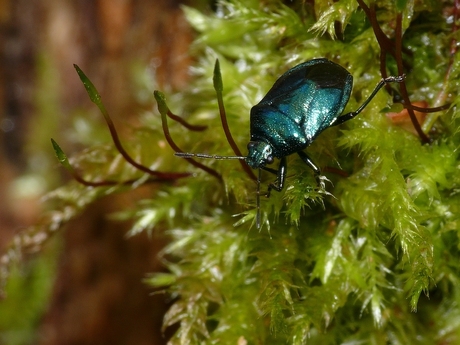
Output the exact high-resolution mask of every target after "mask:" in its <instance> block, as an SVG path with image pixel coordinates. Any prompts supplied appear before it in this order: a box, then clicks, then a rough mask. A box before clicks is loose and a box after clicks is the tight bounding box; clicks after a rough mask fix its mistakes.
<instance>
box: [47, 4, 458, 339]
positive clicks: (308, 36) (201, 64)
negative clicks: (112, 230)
mask: <svg viewBox="0 0 460 345" xmlns="http://www.w3.org/2000/svg"><path fill="white" fill-rule="evenodd" d="M325 4H326V2H323V1H316V3H315V5H314V6H312V5H308V4H306V3H305V2H303V1H299V2H296V3H294V4H293V5H292V6H291V5H290V6H287V5H284V4H282V3H281V1H276V0H270V1H264V2H258V1H254V0H253V1H239V0H233V1H228V2H220V3H219V4H218V9H217V11H216V13H210V14H203V13H200V12H198V11H197V10H195V9H192V8H189V7H185V8H184V12H185V14H186V16H187V18H188V20H189V22H190V23H191V24H192V25H193V27H194V28H195V29H196V30H197V32H198V37H197V39H196V42H195V44H194V46H193V49H192V50H193V51H194V53H195V54H196V56H197V59H198V62H197V65H196V66H195V67H194V69H193V72H194V75H195V80H194V82H193V84H191V85H190V88H188V89H187V90H184V91H183V93H181V94H180V95H176V96H175V95H166V97H165V96H164V95H163V94H161V93H159V92H156V93H155V97H156V98H157V100H158V101H159V102H160V112H161V113H162V115H163V120H165V118H166V116H165V114H166V113H167V111H168V106H169V108H171V109H172V111H173V112H175V113H183V114H186V115H184V117H187V120H189V121H190V122H192V123H194V124H195V123H198V124H206V125H207V126H208V129H207V130H206V131H205V132H198V133H194V132H191V131H189V130H187V129H184V128H183V127H181V126H180V125H179V124H177V123H174V122H172V121H169V129H170V134H171V137H172V138H173V139H174V140H175V142H176V143H177V145H178V146H179V147H180V148H182V149H183V150H184V151H186V152H206V153H209V154H216V155H232V154H233V152H232V151H231V149H230V147H229V144H228V142H227V139H226V138H225V136H224V134H223V131H222V130H221V123H220V118H219V116H218V108H217V102H216V96H215V92H214V90H213V85H212V80H211V79H212V75H213V65H214V60H215V59H216V58H219V61H220V66H221V73H222V80H223V86H222V87H221V85H218V92H219V93H220V92H222V96H223V100H224V104H225V106H226V110H227V119H228V122H229V126H230V128H231V129H232V134H233V136H234V138H235V141H236V142H237V144H238V146H239V147H240V148H243V147H245V145H246V143H247V142H248V138H249V133H248V128H249V116H248V114H249V110H250V108H251V106H252V105H254V104H256V103H257V102H258V101H259V100H260V99H261V98H262V97H263V95H264V94H265V93H266V92H267V90H268V89H269V88H270V86H271V85H272V84H273V82H274V80H275V79H276V78H277V76H279V75H280V74H281V73H283V72H284V71H286V70H287V69H288V68H289V67H292V66H294V65H295V64H297V63H300V62H302V61H304V60H307V59H311V58H314V57H327V58H329V59H331V60H334V61H337V62H338V63H340V64H342V65H343V66H345V67H346V68H347V69H348V70H349V71H350V73H352V75H353V76H354V88H353V94H352V99H351V100H350V102H349V104H348V106H347V110H354V109H356V108H357V107H358V106H359V104H360V103H361V101H362V100H363V99H365V97H366V96H367V95H368V94H369V93H370V92H371V91H372V90H373V87H374V86H375V84H376V83H377V82H378V81H379V80H380V78H381V76H380V70H379V56H380V47H379V45H378V44H377V41H376V39H375V36H374V33H373V31H372V28H371V26H370V24H369V21H368V20H367V19H366V17H365V14H364V13H363V11H362V10H361V9H359V7H358V4H357V3H356V2H355V1H354V0H341V1H336V2H333V3H327V6H325ZM395 6H396V7H395ZM445 8H450V7H449V4H448V3H444V2H442V3H441V2H431V3H430V2H425V3H424V4H422V3H418V2H413V1H398V2H397V3H394V2H391V1H383V0H382V1H379V2H376V15H377V19H378V21H379V23H380V25H381V27H382V29H383V31H384V32H385V33H387V34H388V35H389V36H390V37H393V36H394V31H393V28H394V21H395V18H396V15H397V10H401V11H402V15H403V18H402V22H403V28H404V30H405V32H404V37H403V46H404V47H406V48H410V50H411V51H412V52H413V54H406V55H407V56H404V58H405V63H407V64H408V65H409V66H410V68H406V70H405V73H406V74H407V78H406V85H407V89H408V91H409V95H410V97H411V100H413V101H419V100H424V101H426V102H428V103H429V104H430V105H432V106H439V105H442V104H443V103H444V102H445V100H446V97H447V95H451V96H450V97H451V98H450V99H448V102H450V103H451V104H452V105H451V108H450V109H449V110H443V111H442V112H438V113H433V114H428V116H427V118H426V121H425V123H424V124H423V129H424V130H425V132H426V133H429V134H430V136H431V138H432V139H433V141H432V142H431V143H430V144H423V143H421V141H420V140H419V138H418V137H417V136H415V135H414V134H413V133H411V132H409V131H407V130H405V129H404V128H401V127H398V126H397V125H396V124H394V123H393V122H392V121H391V119H389V118H388V117H387V116H385V113H386V112H388V111H389V107H390V106H392V98H391V96H390V95H389V94H388V93H387V92H386V91H381V92H380V93H379V94H378V95H377V96H376V97H375V99H373V100H372V102H371V103H370V105H369V106H368V107H367V108H366V110H365V111H364V112H363V113H362V114H360V115H359V116H358V117H357V118H356V119H354V120H352V121H349V122H347V123H346V124H344V125H342V126H340V127H339V128H330V129H328V130H326V131H325V132H324V133H322V134H321V136H319V137H318V138H317V140H316V141H315V142H314V143H313V144H312V145H311V147H309V148H308V149H307V150H308V152H309V154H310V155H311V157H312V158H313V160H314V161H315V162H317V163H318V164H319V166H321V167H322V168H323V170H324V171H325V177H324V178H323V182H324V184H325V188H321V189H319V190H317V189H316V188H315V180H314V178H313V175H312V172H311V171H310V170H309V169H308V168H307V167H306V166H305V164H304V163H303V162H301V161H300V160H299V159H298V158H297V157H294V156H293V157H289V159H288V178H287V180H286V188H285V189H284V190H283V191H282V192H281V193H276V192H273V193H272V195H271V197H270V199H262V203H261V211H262V218H263V227H262V229H261V230H260V231H257V230H256V229H255V227H254V226H253V224H254V219H255V214H256V206H255V196H256V184H255V181H253V180H251V179H250V178H249V177H248V175H247V174H246V173H245V172H244V171H243V169H241V167H240V166H239V165H238V164H237V163H235V162H234V161H220V160H209V161H206V162H204V163H205V164H206V165H207V166H209V167H212V168H213V169H215V170H216V171H217V172H218V173H219V174H220V175H221V176H222V181H223V183H221V182H220V181H219V179H218V178H215V177H213V176H210V175H209V174H208V173H205V172H203V171H201V170H199V169H195V168H193V167H191V166H190V165H188V163H187V162H186V161H185V160H183V159H180V158H177V157H174V156H173V151H172V150H170V149H167V148H166V149H165V148H164V147H165V146H166V144H165V141H164V136H163V131H162V130H161V119H160V117H159V116H158V115H156V116H152V117H149V118H146V119H145V127H144V128H142V129H140V130H139V131H137V133H136V140H135V141H134V143H133V144H131V146H128V147H127V151H129V152H130V153H131V154H132V156H134V157H135V158H136V160H137V161H142V162H147V164H149V166H150V167H153V168H154V169H158V170H161V171H164V172H167V171H190V172H191V171H193V172H194V176H193V177H190V178H187V179H181V180H179V181H177V182H176V183H174V184H173V185H171V184H166V183H160V184H159V185H158V191H157V192H156V193H155V195H153V196H152V198H151V199H150V200H144V201H142V202H141V203H140V204H139V207H138V209H136V210H127V211H126V212H124V213H123V214H121V215H120V217H123V218H132V219H134V221H135V224H134V226H133V229H132V233H133V234H135V233H138V232H139V231H153V230H155V229H156V228H158V224H162V225H163V226H165V227H166V228H168V229H169V230H167V234H168V235H169V236H170V238H171V242H170V244H169V245H168V246H167V247H166V248H165V249H164V251H163V253H162V258H163V260H164V263H165V265H166V267H167V268H168V269H169V271H170V273H168V274H164V273H161V274H153V275H152V276H151V277H150V278H149V279H148V280H147V281H148V282H149V283H150V284H151V285H152V286H155V287H157V288H161V289H164V290H165V291H166V292H168V293H169V294H170V295H171V296H172V297H173V298H174V303H173V305H172V307H171V309H170V310H169V312H168V313H167V314H166V315H165V319H164V326H165V328H166V327H169V326H172V325H175V324H179V328H178V330H177V331H176V333H175V334H174V335H173V337H172V339H171V344H181V345H185V344H217V343H219V344H236V343H245V341H247V343H248V344H258V343H262V344H286V343H289V344H342V343H349V344H351V343H366V344H414V343H417V344H434V343H447V342H451V343H456V342H458V341H460V340H459V339H460V332H459V331H460V328H459V326H460V309H459V307H458V306H459V305H460V303H459V302H460V294H459V291H460V290H459V289H458V286H459V280H460V270H459V265H458V262H459V249H460V242H459V236H460V216H459V215H460V193H459V191H460V174H459V173H458V172H459V169H460V160H459V144H460V137H459V128H460V127H459V121H460V120H459V111H458V106H459V103H460V97H459V96H458V89H459V84H460V81H459V80H460V78H459V75H460V72H459V70H460V69H459V66H460V63H459V61H458V54H457V55H456V56H454V57H453V58H452V60H450V57H449V47H450V43H451V40H452V39H453V36H457V38H458V32H453V33H452V32H451V31H450V30H451V28H450V27H449V26H446V24H445V23H446V18H443V17H442V13H443V12H442V10H443V9H445ZM434 14H436V15H434ZM427 18H430V19H429V20H430V21H431V22H432V23H433V25H430V26H427V25H424V24H425V22H426V20H428V19H427ZM433 18H434V19H433ZM337 22H340V24H341V27H342V30H344V31H343V39H340V40H339V39H337V40H334V39H333V38H335V37H336V36H339V35H337ZM320 34H321V35H320ZM318 35H320V36H318ZM388 69H389V72H390V73H392V74H394V73H395V71H396V64H395V62H394V61H391V60H390V59H389V61H388ZM448 70H450V72H448ZM79 74H80V75H82V74H81V73H79ZM446 76H447V78H446ZM82 80H83V79H82ZM83 81H84V84H85V86H86V87H87V90H88V92H91V93H92V95H93V96H92V100H93V101H94V102H96V103H97V105H98V107H99V108H100V109H101V110H102V109H103V110H102V111H103V112H104V116H106V113H105V112H106V111H105V109H104V107H103V105H102V103H101V102H100V96H99V95H98V94H97V91H95V89H94V86H92V84H91V82H90V81H89V79H85V80H83ZM217 81H219V80H217ZM395 88H396V89H397V87H395ZM96 94H97V97H96V98H94V95H96ZM203 133H204V134H203ZM152 142H153V143H154V144H153V145H152ZM55 151H56V152H57V154H58V156H59V157H60V160H61V161H63V162H68V161H67V160H66V159H63V157H64V156H65V155H64V154H63V152H62V150H60V149H59V148H58V146H55ZM243 152H244V150H243ZM76 163H78V164H77V165H78V167H80V168H85V169H80V170H81V171H84V173H85V177H86V179H89V178H90V179H92V180H104V179H105V180H114V179H116V180H118V181H120V182H122V181H127V180H136V182H134V183H133V186H134V187H135V186H137V185H138V184H140V183H142V182H143V181H145V179H146V178H147V177H146V175H144V174H141V173H139V172H138V171H136V169H134V168H132V167H130V166H129V165H127V164H126V163H124V162H123V161H122V160H121V158H120V156H119V155H116V154H115V153H114V151H113V150H110V149H107V150H105V151H101V148H94V149H90V150H88V151H87V152H85V153H83V154H82V155H81V156H80V159H79V160H77V161H76ZM72 164H73V163H72ZM337 171H338V172H339V173H337ZM272 180H273V176H271V175H270V174H265V173H264V174H263V175H262V184H263V186H267V184H268V183H270V182H272ZM119 190H120V186H118V187H113V188H108V187H105V188H96V189H94V188H91V187H75V185H71V186H69V187H66V188H65V189H61V193H58V194H57V193H55V194H54V195H53V196H54V197H56V198H57V199H60V198H61V199H63V200H66V204H65V205H66V207H67V208H66V210H67V211H66V212H67V213H66V215H67V218H65V217H63V218H62V219H61V221H65V220H67V219H68V218H69V217H71V216H73V215H74V214H76V213H78V212H79V211H80V210H81V209H82V208H83V207H85V206H86V205H87V204H88V203H89V202H90V201H92V200H94V199H95V198H97V197H100V196H101V195H104V194H109V193H113V192H115V191H119ZM77 200H78V202H77ZM62 207H63V206H62ZM61 210H62V209H61ZM69 210H70V211H69ZM58 225H60V223H59V224H58V223H57V222H56V221H49V223H48V224H46V222H45V225H44V226H45V227H46V226H48V227H49V228H52V227H53V226H54V227H56V226H58ZM425 296H430V299H428V298H427V297H425ZM415 311H417V312H415Z"/></svg>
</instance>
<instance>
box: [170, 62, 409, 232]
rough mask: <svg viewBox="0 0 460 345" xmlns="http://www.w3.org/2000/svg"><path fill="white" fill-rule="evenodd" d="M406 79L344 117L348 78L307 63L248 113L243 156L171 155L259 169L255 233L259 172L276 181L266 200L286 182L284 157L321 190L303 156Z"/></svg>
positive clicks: (331, 66)
mask: <svg viewBox="0 0 460 345" xmlns="http://www.w3.org/2000/svg"><path fill="white" fill-rule="evenodd" d="M404 78H405V76H404V75H402V76H398V77H393V76H391V77H388V78H384V79H382V80H381V81H380V82H379V83H378V84H377V86H376V87H375V88H374V90H373V91H372V93H371V94H370V95H369V97H368V98H367V99H366V100H365V101H364V102H363V104H362V105H361V106H360V107H359V108H358V109H356V110H355V111H353V112H350V113H346V114H343V115H342V112H343V110H344V109H345V106H346V105H347V103H348V100H349V99H350V94H351V90H352V88H353V77H352V75H351V74H350V73H349V72H348V71H347V70H346V69H345V68H343V67H342V66H340V65H338V64H336V63H334V62H332V61H329V60H328V59H324V58H321V59H313V60H309V61H306V62H304V63H301V64H299V65H297V66H295V67H293V68H291V69H290V70H288V71H287V72H285V73H284V74H283V75H282V76H281V77H280V78H279V79H278V80H277V81H276V82H275V84H274V85H273V86H272V88H271V89H270V90H269V91H268V92H267V94H266V95H265V97H264V98H263V99H262V100H261V101H260V102H259V103H258V104H257V105H255V106H253V107H252V109H251V112H250V135H251V139H250V141H249V143H248V146H247V148H248V154H247V156H217V155H208V154H202V153H185V152H176V153H175V155H176V156H179V157H183V158H191V157H199V158H212V159H242V160H244V161H246V163H247V164H248V165H249V166H250V167H251V168H253V169H259V177H258V180H257V216H256V224H257V227H258V228H259V227H260V171H261V170H265V171H268V172H270V173H272V174H274V175H276V176H277V178H276V180H275V181H274V182H273V183H270V184H269V186H268V192H267V196H269V195H270V191H271V190H272V189H274V190H276V191H278V192H279V191H281V190H282V189H283V187H284V183H285V179H286V172H287V163H286V157H287V156H289V155H291V154H293V153H297V154H298V155H299V157H300V158H301V159H302V161H304V162H305V163H306V164H307V165H308V166H309V167H310V168H311V169H312V170H313V172H314V174H315V178H316V181H317V183H318V184H319V183H320V181H321V180H320V175H321V171H320V169H319V168H318V166H317V165H316V164H315V163H314V162H313V161H312V160H311V158H310V157H309V156H308V154H307V153H305V152H304V151H303V150H304V149H305V148H307V147H308V146H309V145H310V144H311V143H312V142H313V141H314V140H315V138H316V137H317V136H318V135H319V134H320V133H321V132H322V131H324V130H325V129H326V128H329V127H332V126H337V125H340V124H342V123H344V122H346V121H348V120H351V119H352V118H354V117H355V116H357V115H358V114H359V113H361V112H362V111H363V109H364V108H365V107H366V106H367V105H368V104H369V102H370V101H371V100H372V98H374V96H375V95H376V94H377V92H378V91H379V90H380V89H381V88H382V87H383V86H384V85H385V84H386V83H392V82H398V83H399V82H402V81H403V80H404ZM275 158H278V159H279V160H280V162H279V166H278V169H272V168H269V167H267V165H269V164H271V163H273V162H274V159H275Z"/></svg>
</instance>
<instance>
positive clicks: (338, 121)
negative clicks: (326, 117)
mask: <svg viewBox="0 0 460 345" xmlns="http://www.w3.org/2000/svg"><path fill="white" fill-rule="evenodd" d="M405 78H406V76H405V75H402V76H398V77H388V78H384V79H382V80H380V81H379V83H378V84H377V86H376V87H375V89H374V91H372V93H371V94H370V96H369V97H367V99H366V100H365V101H364V103H363V104H361V106H360V107H359V108H358V109H356V110H355V111H352V112H350V113H347V114H344V115H341V116H339V117H338V118H337V119H336V120H335V122H334V123H332V124H331V126H337V125H340V124H341V123H344V122H345V121H348V120H351V119H352V118H354V117H355V116H356V115H358V114H359V113H360V112H362V111H363V109H364V108H366V106H367V105H368V104H369V102H370V101H371V100H372V98H374V96H375V95H376V94H377V92H379V90H380V89H381V88H382V87H383V86H384V85H385V84H387V83H394V82H397V83H401V82H403V81H404V79H405ZM307 164H308V163H307Z"/></svg>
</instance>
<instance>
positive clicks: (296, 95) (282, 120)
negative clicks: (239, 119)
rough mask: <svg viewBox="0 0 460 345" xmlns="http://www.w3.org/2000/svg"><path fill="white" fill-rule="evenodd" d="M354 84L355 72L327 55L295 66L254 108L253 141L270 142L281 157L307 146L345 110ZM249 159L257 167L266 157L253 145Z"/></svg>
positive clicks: (273, 151)
mask: <svg viewBox="0 0 460 345" xmlns="http://www.w3.org/2000/svg"><path fill="white" fill-rule="evenodd" d="M352 86H353V77H352V76H351V74H350V73H348V71H347V70H346V69H345V68H343V67H342V66H340V65H337V64H335V63H333V62H331V61H329V60H327V59H315V60H310V61H307V62H304V63H302V64H300V65H297V66H295V67H293V68H291V69H290V70H289V71H287V72H286V73H284V74H283V75H282V76H281V77H280V78H279V79H278V80H277V81H276V83H275V84H274V85H273V87H272V88H271V89H270V91H268V93H267V95H266V96H265V97H264V98H263V99H262V100H261V101H260V103H259V104H257V105H255V106H254V107H253V108H252V109H251V141H252V142H262V143H266V144H267V145H270V147H271V150H272V155H273V156H275V157H277V158H281V157H284V156H288V155H290V154H292V153H295V152H298V151H301V150H303V149H305V148H306V147H307V146H309V145H310V144H311V143H312V142H313V140H314V139H315V138H316V137H317V136H318V134H320V133H321V132H322V131H323V130H325V129H326V128H328V127H330V126H332V125H333V123H334V122H335V121H336V119H337V117H338V116H339V115H340V114H342V111H343V109H344V108H345V106H346V104H347V102H348V99H349V98H350V93H351V89H352ZM253 147H254V146H253ZM247 163H248V164H249V165H250V166H251V167H252V168H254V169H256V168H261V167H262V166H263V165H264V160H263V159H260V158H258V153H257V150H253V149H252V150H251V149H250V150H249V154H248V157H247Z"/></svg>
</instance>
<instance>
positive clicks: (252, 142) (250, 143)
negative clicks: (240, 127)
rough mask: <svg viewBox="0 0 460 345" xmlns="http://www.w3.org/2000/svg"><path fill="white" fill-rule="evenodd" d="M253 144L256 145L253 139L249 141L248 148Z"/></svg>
mask: <svg viewBox="0 0 460 345" xmlns="http://www.w3.org/2000/svg"><path fill="white" fill-rule="evenodd" d="M255 145H256V143H255V142H254V141H250V142H249V143H248V149H250V148H253V147H254V146H255Z"/></svg>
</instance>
